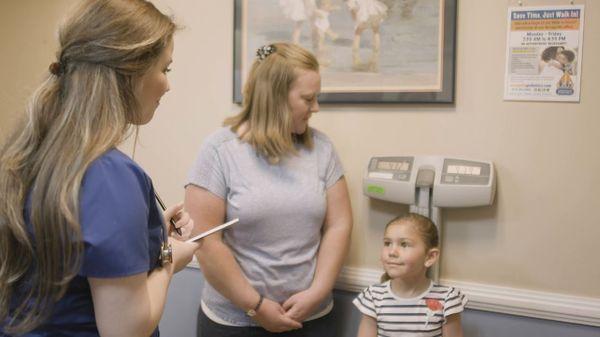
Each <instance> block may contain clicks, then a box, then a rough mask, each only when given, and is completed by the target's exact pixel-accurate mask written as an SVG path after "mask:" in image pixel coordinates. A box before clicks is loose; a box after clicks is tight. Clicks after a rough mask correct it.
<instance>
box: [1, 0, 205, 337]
mask: <svg viewBox="0 0 600 337" xmlns="http://www.w3.org/2000/svg"><path fill="white" fill-rule="evenodd" d="M175 29H176V27H175V25H174V23H173V22H172V20H171V19H170V18H169V17H167V16H165V15H163V14H162V13H161V12H159V11H158V10H157V9H156V8H155V7H154V6H153V5H152V4H151V3H150V2H147V1H143V0H84V1H81V2H79V4H78V7H77V8H75V9H74V10H73V12H72V13H71V15H70V16H69V17H68V18H67V19H66V21H65V22H64V24H63V25H62V27H61V29H60V31H59V49H58V51H57V53H56V57H57V59H56V60H55V62H52V63H51V65H50V68H49V72H50V73H49V76H48V77H47V79H46V80H45V81H44V83H43V84H42V85H41V86H40V87H39V88H38V90H37V91H36V92H35V93H34V95H33V98H32V99H31V102H30V104H29V106H28V109H27V114H26V117H25V120H24V122H23V124H21V125H20V126H19V127H17V128H15V129H14V130H13V132H12V134H11V135H9V137H8V138H7V139H5V143H4V145H3V146H2V147H1V148H0V336H13V335H19V336H21V335H23V336H99V335H102V336H151V335H152V336H157V335H158V329H157V325H158V322H159V320H160V317H161V314H162V311H163V308H164V305H165V299H166V295H167V288H168V285H169V282H170V280H171V278H172V276H173V274H174V273H176V272H177V271H179V270H181V269H183V268H184V267H185V265H186V264H187V263H188V262H190V260H191V258H192V255H193V253H194V252H195V251H196V250H197V249H198V248H199V246H200V245H199V244H198V243H185V242H183V241H180V240H181V239H183V237H181V236H179V237H177V236H172V235H171V233H170V231H171V230H172V229H173V228H172V226H171V227H167V226H165V221H164V219H165V218H166V219H167V220H169V219H172V218H174V221H175V226H176V227H180V228H181V229H183V232H184V236H185V234H186V233H188V235H189V233H190V232H191V230H192V227H193V222H192V221H191V219H190V217H189V216H188V215H187V213H186V212H184V211H183V210H182V206H181V205H179V206H175V207H171V208H169V209H167V211H166V212H165V213H164V215H163V214H162V212H161V210H160V209H159V208H158V207H157V204H156V202H155V191H154V188H153V185H152V181H151V179H150V177H149V176H148V175H147V174H146V173H145V172H144V170H143V169H142V168H141V167H140V166H139V165H137V164H136V163H135V162H134V161H133V160H131V158H129V157H128V156H127V155H125V154H124V153H122V152H121V151H119V150H118V149H117V148H116V147H117V146H118V145H119V144H120V143H121V142H122V141H123V139H124V138H126V137H127V135H128V134H129V133H128V131H129V130H130V128H131V126H134V127H135V126H139V125H143V124H146V123H148V122H149V121H150V120H151V119H152V116H153V114H154V112H155V110H156V108H157V107H158V105H159V101H160V99H161V97H162V96H163V94H165V93H166V92H167V91H168V90H169V83H168V80H167V72H168V71H169V66H170V64H171V62H172V54H173V33H174V31H175Z"/></svg>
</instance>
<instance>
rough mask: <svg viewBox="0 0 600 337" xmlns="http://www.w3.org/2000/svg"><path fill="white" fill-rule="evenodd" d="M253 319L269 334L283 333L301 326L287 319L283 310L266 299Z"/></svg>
mask: <svg viewBox="0 0 600 337" xmlns="http://www.w3.org/2000/svg"><path fill="white" fill-rule="evenodd" d="M253 319H254V320H255V321H256V322H257V323H258V324H260V326H262V327H263V328H265V329H266V330H267V331H270V332H284V331H290V330H294V329H300V328H301V327H302V324H301V323H299V322H298V321H296V320H294V319H292V318H290V317H288V316H287V315H286V314H285V310H283V308H282V307H281V305H279V303H277V302H274V301H272V300H270V299H268V298H265V299H264V300H263V302H262V304H261V306H260V308H258V311H257V312H256V316H254V317H253Z"/></svg>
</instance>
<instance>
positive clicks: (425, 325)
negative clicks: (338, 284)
mask: <svg viewBox="0 0 600 337" xmlns="http://www.w3.org/2000/svg"><path fill="white" fill-rule="evenodd" d="M352 303H353V304H354V305H355V306H356V307H357V308H358V310H360V312H361V313H362V314H363V315H367V316H370V317H373V318H375V320H377V336H378V337H389V336H394V337H396V336H419V337H433V336H442V325H443V324H444V323H446V317H448V316H450V315H452V314H457V313H460V312H462V311H463V310H464V307H465V304H467V298H466V297H465V295H464V294H462V293H461V292H460V290H458V289H456V288H453V287H445V286H441V285H437V284H434V283H433V282H431V284H430V286H429V288H428V289H427V290H426V291H425V292H423V293H422V294H420V295H419V296H417V297H414V298H401V297H398V296H396V295H395V294H394V293H393V292H392V290H391V288H390V281H387V282H384V283H380V284H375V285H372V286H370V287H368V288H367V289H365V290H363V291H362V292H361V293H360V294H359V295H358V296H357V297H356V298H355V299H354V301H353V302H352Z"/></svg>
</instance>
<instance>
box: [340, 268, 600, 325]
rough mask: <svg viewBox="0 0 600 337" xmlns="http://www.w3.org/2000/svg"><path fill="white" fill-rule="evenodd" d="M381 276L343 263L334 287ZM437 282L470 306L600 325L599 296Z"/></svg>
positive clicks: (361, 284)
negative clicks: (461, 294)
mask: <svg viewBox="0 0 600 337" xmlns="http://www.w3.org/2000/svg"><path fill="white" fill-rule="evenodd" d="M380 276H381V271H380V270H375V269H367V268H352V267H344V268H343V269H342V272H341V273H340V276H339V278H338V281H337V283H336V289H340V290H346V291H353V292H358V291H361V290H362V289H364V288H366V287H367V286H369V285H371V284H374V283H377V282H379V277H380ZM440 283H441V284H443V285H447V286H453V287H457V288H459V289H461V290H462V291H463V292H464V293H465V294H466V295H467V296H468V298H469V302H468V304H467V308H469V309H476V310H485V311H491V312H499V313H505V314H511V315H518V316H527V317H535V318H542V319H549V320H554V321H561V322H569V323H577V324H584V325H591V326H600V298H588V297H578V296H569V295H562V294H556V293H550V292H540V291H531V290H524V289H519V288H509V287H500V286H493V285H485V284H479V283H472V282H462V281H454V280H447V279H441V280H440Z"/></svg>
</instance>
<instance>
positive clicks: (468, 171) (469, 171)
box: [448, 165, 481, 176]
mask: <svg viewBox="0 0 600 337" xmlns="http://www.w3.org/2000/svg"><path fill="white" fill-rule="evenodd" d="M448 173H449V174H464V175H469V176H479V175H481V167H479V166H467V165H448Z"/></svg>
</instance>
